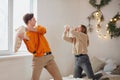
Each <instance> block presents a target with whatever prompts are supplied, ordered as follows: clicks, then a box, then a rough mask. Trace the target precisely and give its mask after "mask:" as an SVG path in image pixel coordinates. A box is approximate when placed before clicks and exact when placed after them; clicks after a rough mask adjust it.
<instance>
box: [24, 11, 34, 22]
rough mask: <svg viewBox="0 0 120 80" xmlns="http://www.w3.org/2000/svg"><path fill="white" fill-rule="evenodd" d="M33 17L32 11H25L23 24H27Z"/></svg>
mask: <svg viewBox="0 0 120 80" xmlns="http://www.w3.org/2000/svg"><path fill="white" fill-rule="evenodd" d="M33 17H34V14H33V13H27V14H25V15H24V16H23V21H24V23H25V24H28V21H29V20H31V19H32V18H33Z"/></svg>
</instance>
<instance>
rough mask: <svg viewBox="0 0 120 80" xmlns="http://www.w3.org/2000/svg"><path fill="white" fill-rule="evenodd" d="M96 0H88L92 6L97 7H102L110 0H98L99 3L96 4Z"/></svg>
mask: <svg viewBox="0 0 120 80" xmlns="http://www.w3.org/2000/svg"><path fill="white" fill-rule="evenodd" d="M96 1H97V0H89V3H90V4H91V5H92V6H93V7H95V8H97V9H100V8H101V7H104V6H105V5H107V4H108V3H109V2H110V1H111V0H100V3H99V4H97V3H96Z"/></svg>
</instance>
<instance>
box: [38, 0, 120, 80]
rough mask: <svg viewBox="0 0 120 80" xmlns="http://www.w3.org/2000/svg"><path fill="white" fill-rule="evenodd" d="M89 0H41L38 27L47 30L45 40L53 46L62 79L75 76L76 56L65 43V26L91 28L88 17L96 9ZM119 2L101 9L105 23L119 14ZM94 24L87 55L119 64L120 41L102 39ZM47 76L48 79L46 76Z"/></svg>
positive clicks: (43, 74)
mask: <svg viewBox="0 0 120 80" xmlns="http://www.w3.org/2000/svg"><path fill="white" fill-rule="evenodd" d="M88 1H89V0H38V15H37V16H38V17H37V19H38V22H37V23H38V24H41V25H43V26H45V27H46V28H47V34H46V37H47V39H48V42H49V43H50V46H51V49H52V52H53V54H54V56H55V60H56V62H57V64H58V67H59V68H60V71H61V73H62V75H63V76H66V75H69V74H71V73H73V65H74V56H73V55H72V54H71V49H72V45H71V44H69V43H66V42H65V41H63V40H62V37H61V36H62V33H63V31H64V25H65V24H70V25H71V26H77V25H79V24H85V25H88V20H87V17H88V15H90V14H91V13H92V12H93V11H95V10H96V9H95V8H94V7H92V6H91V5H90V4H89V2H88ZM119 5H120V0H112V1H111V2H110V3H109V5H106V6H105V7H103V8H102V9H101V10H102V12H103V14H104V17H105V21H104V22H103V24H102V26H103V29H104V27H105V24H106V23H107V22H108V21H109V20H110V19H111V18H112V17H113V16H114V15H115V14H116V13H117V12H118V11H119V12H120V6H119ZM94 24H95V23H94V22H93V28H94V30H93V32H91V33H88V34H89V38H90V46H89V47H88V54H89V55H91V56H97V57H100V58H111V59H114V60H116V62H117V63H118V64H120V58H119V57H120V38H118V39H116V38H115V39H108V40H102V39H99V38H98V37H97V36H98V35H97V33H96V31H95V25H94ZM45 76H47V77H45ZM48 77H50V75H49V74H48V72H47V71H46V70H45V71H43V73H42V80H47V79H48Z"/></svg>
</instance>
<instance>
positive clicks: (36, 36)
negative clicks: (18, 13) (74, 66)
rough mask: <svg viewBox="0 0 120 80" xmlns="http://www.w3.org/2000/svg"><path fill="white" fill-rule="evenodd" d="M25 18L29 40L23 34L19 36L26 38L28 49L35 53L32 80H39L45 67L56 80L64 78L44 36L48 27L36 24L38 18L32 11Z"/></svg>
mask: <svg viewBox="0 0 120 80" xmlns="http://www.w3.org/2000/svg"><path fill="white" fill-rule="evenodd" d="M23 20H24V22H25V24H26V35H27V37H28V38H29V40H26V39H24V36H23V34H20V35H19V38H21V39H23V40H24V43H25V44H26V47H27V49H28V51H29V52H31V53H32V54H33V72H32V80H39V78H40V74H41V71H42V69H43V68H46V69H47V70H48V72H49V73H50V74H51V75H52V77H53V78H54V80H62V77H61V74H60V71H59V69H58V67H57V65H56V62H55V61H54V56H53V55H52V52H51V49H50V47H49V44H48V42H47V40H46V38H45V37H44V34H45V33H46V28H45V27H43V26H41V25H38V26H36V25H35V24H36V20H35V18H34V14H32V13H27V14H25V15H24V16H23Z"/></svg>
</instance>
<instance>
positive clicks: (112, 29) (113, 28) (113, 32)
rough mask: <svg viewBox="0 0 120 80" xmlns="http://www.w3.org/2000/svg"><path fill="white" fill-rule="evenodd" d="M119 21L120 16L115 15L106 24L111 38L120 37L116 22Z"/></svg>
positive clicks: (119, 29)
mask: <svg viewBox="0 0 120 80" xmlns="http://www.w3.org/2000/svg"><path fill="white" fill-rule="evenodd" d="M119 20H120V14H119V13H117V14H116V15H115V16H114V17H113V18H112V19H111V20H110V21H109V23H108V28H107V30H108V31H109V34H110V36H111V38H113V37H114V38H116V37H119V36H120V25H119V26H117V25H116V22H117V21H119Z"/></svg>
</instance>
